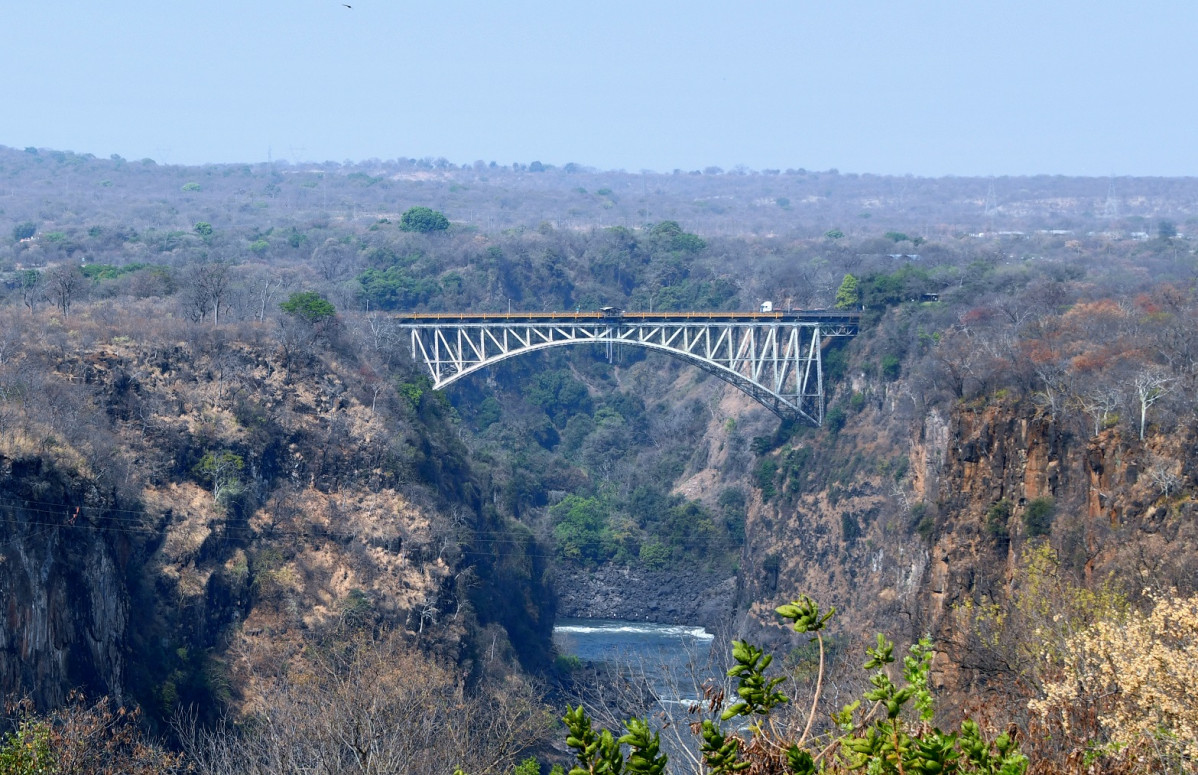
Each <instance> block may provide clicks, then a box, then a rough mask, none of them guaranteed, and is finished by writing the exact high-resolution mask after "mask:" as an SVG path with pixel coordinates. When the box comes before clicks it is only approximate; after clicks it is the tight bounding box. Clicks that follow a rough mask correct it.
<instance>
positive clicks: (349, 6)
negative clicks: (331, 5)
mask: <svg viewBox="0 0 1198 775" xmlns="http://www.w3.org/2000/svg"><path fill="white" fill-rule="evenodd" d="M342 5H344V6H345V7H346V8H353V6H352V5H348V4H347V3H342Z"/></svg>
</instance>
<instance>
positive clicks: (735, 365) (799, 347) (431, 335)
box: [399, 308, 860, 426]
mask: <svg viewBox="0 0 1198 775" xmlns="http://www.w3.org/2000/svg"><path fill="white" fill-rule="evenodd" d="M859 323H860V313H858V312H844V311H840V310H804V311H795V312H760V313H741V312H672V313H650V312H624V311H622V310H618V309H613V308H605V309H603V310H601V311H598V312H559V313H531V314H529V313H507V314H503V313H481V314H479V313H435V314H434V313H426V314H409V315H402V316H400V317H399V325H400V326H401V327H402V328H406V329H409V330H410V331H411V336H412V359H413V360H417V361H423V363H424V364H425V366H426V367H427V368H428V370H429V374H430V376H431V377H432V380H433V388H434V389H441V388H444V387H446V386H448V385H450V384H452V383H454V382H456V381H457V380H459V379H461V378H463V377H465V376H467V375H469V374H472V373H474V372H476V371H478V370H480V369H483V368H486V367H487V366H491V365H492V364H495V363H498V362H499V361H502V360H504V359H506V358H512V357H514V356H517V355H522V354H524V353H529V352H535V351H537V350H544V349H547V348H549V347H561V346H565V345H574V344H602V345H605V346H606V347H607V352H608V359H609V360H610V359H611V356H612V352H613V350H614V348H615V347H616V346H617V345H633V346H637V347H646V348H648V349H651V350H657V351H659V352H664V353H666V354H668V355H671V356H674V357H676V358H680V359H682V360H684V361H687V362H689V363H692V364H694V365H696V366H698V367H699V368H701V369H703V370H704V371H707V372H710V373H711V374H714V375H715V376H717V377H719V378H720V379H722V380H724V381H725V382H728V383H730V384H732V385H735V386H736V387H737V388H739V389H741V390H743V391H744V392H745V393H748V394H749V395H750V396H752V397H753V398H755V399H757V400H758V401H759V402H761V403H762V404H763V405H765V406H766V407H767V408H768V409H769V410H770V411H772V412H774V414H776V415H778V416H779V417H782V418H784V419H803V420H807V421H809V422H811V423H813V424H815V425H817V426H818V425H822V424H823V421H824V372H823V358H822V352H823V347H824V345H825V344H826V342H827V341H828V339H829V338H831V337H848V336H855V335H856V334H857V331H858V325H859Z"/></svg>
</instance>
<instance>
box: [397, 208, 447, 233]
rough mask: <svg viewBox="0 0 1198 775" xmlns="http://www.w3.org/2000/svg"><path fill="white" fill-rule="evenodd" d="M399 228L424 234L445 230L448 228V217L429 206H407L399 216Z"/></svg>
mask: <svg viewBox="0 0 1198 775" xmlns="http://www.w3.org/2000/svg"><path fill="white" fill-rule="evenodd" d="M399 228H400V229H401V230H402V231H416V232H421V233H424V234H428V233H429V232H434V231H445V230H446V229H448V228H449V219H448V218H446V217H445V216H444V215H443V214H442V213H439V212H437V211H436V210H434V209H432V208H430V207H419V206H417V207H409V208H408V209H407V211H406V212H405V213H404V214H403V215H401V216H400V218H399Z"/></svg>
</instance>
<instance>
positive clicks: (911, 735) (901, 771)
mask: <svg viewBox="0 0 1198 775" xmlns="http://www.w3.org/2000/svg"><path fill="white" fill-rule="evenodd" d="M777 613H778V615H779V616H781V617H782V618H783V619H785V620H787V621H789V622H790V623H791V624H792V626H793V629H794V630H795V631H796V632H802V633H813V634H814V638H813V639H814V640H817V641H818V642H819V653H820V664H819V673H818V676H817V678H816V688H815V693H814V696H813V698H812V702H811V709H810V710H809V712H808V713H807V721H806V726H805V727H804V729H803V731H802V733H801V734H799V735H795V734H794V730H791V729H787V730H786V731H785V732H779V731H778V730H777V728H776V726H775V725H774V723H773V718H772V715H773V714H774V713H775V711H776V710H777V709H779V708H780V707H781V706H783V705H785V704H786V703H788V702H789V701H790V700H789V698H787V697H786V696H785V695H784V694H782V693H781V692H779V691H777V686H778V684H779V683H781V682H782V681H783V680H784V677H783V676H774V677H770V676H767V675H766V670H767V669H768V668H769V666H770V664H771V663H772V657H771V656H770V655H768V654H766V653H764V651H762V650H761V649H760V648H758V647H756V646H753V645H752V644H750V643H747V642H745V641H734V642H733V651H732V656H733V659H734V660H735V661H736V665H734V666H733V667H732V669H731V670H729V671H728V676H729V677H731V678H736V679H737V682H738V686H737V689H736V695H737V697H738V699H737V701H736V702H734V703H733V704H731V705H730V706H729V707H728V708H727V709H722V706H723V701H722V699H718V698H717V699H715V700H714V701H713V702H712V703H711V710H712V712H713V713H714V712H717V711H721V710H722V712H720V713H719V720H718V721H716V720H713V719H710V718H708V719H704V720H703V722H702V723H696V724H693V725H692V729H693V730H694V731H695V732H696V733H697V734H698V735H699V736H700V738H701V740H700V745H699V750H700V752H701V754H702V756H703V762H704V764H705V765H706V767H707V770H708V771H709V772H711V773H712V775H732V774H733V773H739V772H743V771H746V770H747V771H749V772H750V773H753V774H754V775H756V774H757V773H761V774H762V775H774V774H775V773H776V774H777V775H815V773H847V772H852V771H864V772H865V773H867V775H892V774H893V775H952V774H954V773H960V774H961V775H1024V773H1025V772H1026V771H1027V767H1028V759H1027V757H1026V756H1024V755H1023V754H1022V753H1020V752H1019V747H1018V745H1017V743H1016V742H1015V741H1014V739H1013V738H1012V737H1011V736H1010V735H1007V734H1002V735H1000V736H999V737H998V738H997V739H995V740H994V741H990V740H988V739H987V738H986V737H985V735H984V734H983V733H982V730H981V728H980V727H979V726H978V725H977V724H976V723H975V722H973V721H971V720H968V719H967V720H965V721H964V722H962V724H961V726H960V729H959V730H958V731H956V732H944V731H942V730H940V729H939V728H937V727H934V726H932V725H931V720H932V717H933V715H934V710H935V708H934V699H933V697H932V693H931V691H930V690H929V688H928V679H929V676H930V674H931V667H932V660H933V657H934V651H933V649H932V643H931V640H930V639H928V638H926V637H925V638H922V639H920V641H919V642H918V643H915V644H912V646H911V647H910V649H909V650H908V653H907V654H906V655H905V656H904V657H903V661H902V669H901V675H900V676H899V678H898V679H897V680H896V678H895V676H894V675H893V672H894V662H895V654H894V643H893V642H891V641H890V640H888V639H887V638H886V637H885V636H884V635H881V634H879V635H878V639H877V643H876V645H874V646H873V647H870V648H867V649H866V654H867V655H868V657H869V659H868V660H867V661H866V662H865V665H864V669H865V670H870V671H873V672H872V673H871V675H870V679H869V681H870V685H871V686H872V687H873V688H872V689H870V690H869V691H867V692H865V694H864V695H863V696H862V699H861V700H857V701H854V702H852V703H849V704H848V705H845V706H844V707H843V708H841V709H840V710H839V711H837V712H835V713H832V714H831V720H832V722H833V723H834V725H835V726H834V728H833V730H832V731H829V732H826V733H823V734H821V735H817V736H814V737H812V736H811V729H812V725H813V722H814V720H815V715H816V711H817V708H818V706H819V701H820V695H821V693H822V690H823V689H822V687H823V677H824V641H823V634H822V630H823V629H824V626H825V625H826V624H827V622H828V621H829V620H830V619H831V618H832V616H833V615H834V614H835V609H829V610H828V611H822V610H820V608H819V606H818V605H817V604H816V603H815V601H813V600H812V599H811V598H809V597H807V596H806V595H804V596H802V597H800V598H799V599H798V600H795V601H793V602H792V603H790V604H788V605H784V606H780V607H779V608H778V609H777ZM740 716H745V717H748V718H752V719H754V720H753V721H752V722H751V723H749V724H748V726H744V727H741V728H739V729H737V730H734V731H726V730H725V729H724V728H723V726H722V725H723V723H724V722H727V721H730V720H732V719H735V718H737V717H740ZM564 720H565V722H566V725H567V727H568V728H569V730H570V737H569V739H568V740H567V744H568V745H569V746H570V747H571V748H573V749H574V750H575V751H577V752H578V753H577V758H578V761H579V763H580V766H578V767H575V768H574V769H573V770H571V771H570V775H597V774H598V773H607V774H610V775H620V773H621V772H627V773H636V774H638V775H639V774H640V773H654V775H658V774H659V773H661V772H662V770H663V769H664V767H665V764H666V756H665V755H664V754H661V753H660V751H659V747H658V740H657V735H656V734H653V735H650V732H649V728H648V725H647V724H646V723H645V722H644V721H642V720H640V719H633V720H631V721H629V722H628V724H627V726H628V734H626V735H625V736H623V737H621V738H619V739H618V740H616V739H615V738H614V737H613V736H612V735H611V733H610V732H607V731H603V732H596V731H595V730H593V729H592V727H591V720H590V718H588V717H587V715H586V712H585V711H584V710H583V708H582V706H579V707H578V708H577V709H570V710H569V711H568V712H567V713H566V717H565V719H564ZM622 744H628V745H629V747H630V748H631V754H630V755H629V757H628V759H627V760H625V759H624V758H623V755H622V751H621V745H622Z"/></svg>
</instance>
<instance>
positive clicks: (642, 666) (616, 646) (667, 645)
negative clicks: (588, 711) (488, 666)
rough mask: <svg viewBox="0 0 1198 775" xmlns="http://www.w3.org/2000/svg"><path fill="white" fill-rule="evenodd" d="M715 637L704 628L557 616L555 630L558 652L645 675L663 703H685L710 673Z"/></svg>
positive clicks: (554, 637) (693, 696) (693, 695)
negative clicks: (560, 617) (558, 617)
mask: <svg viewBox="0 0 1198 775" xmlns="http://www.w3.org/2000/svg"><path fill="white" fill-rule="evenodd" d="M714 640H715V636H713V635H712V634H711V633H709V632H707V631H706V630H704V629H703V628H702V627H695V626H692V625H685V624H682V625H678V624H652V623H648V622H630V621H623V620H620V619H559V620H558V622H557V626H555V627H554V628H553V641H554V643H555V644H556V645H557V648H558V651H560V652H561V653H563V654H572V655H574V656H576V657H578V658H579V659H581V660H583V661H585V662H591V663H597V664H603V665H607V666H610V667H615V668H620V669H621V671H622V672H623V671H630V672H631V673H632V674H633V675H634V676H636V675H638V674H640V675H643V676H644V681H645V683H647V684H648V688H650V689H651V690H652V691H653V694H654V695H655V696H656V697H657V698H658V699H659V700H660V701H661V703H662V704H663V705H680V704H683V705H689V704H690V703H691V702H692V701H694V700H696V699H698V697H699V694H700V692H701V689H699V688H697V687H699V686H701V685H702V683H703V681H704V680H705V679H707V678H709V677H711V676H712V675H713V673H712V672H711V671H712V670H713V669H714V668H713V667H712V665H711V664H710V662H711V649H712V643H713V642H714Z"/></svg>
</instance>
